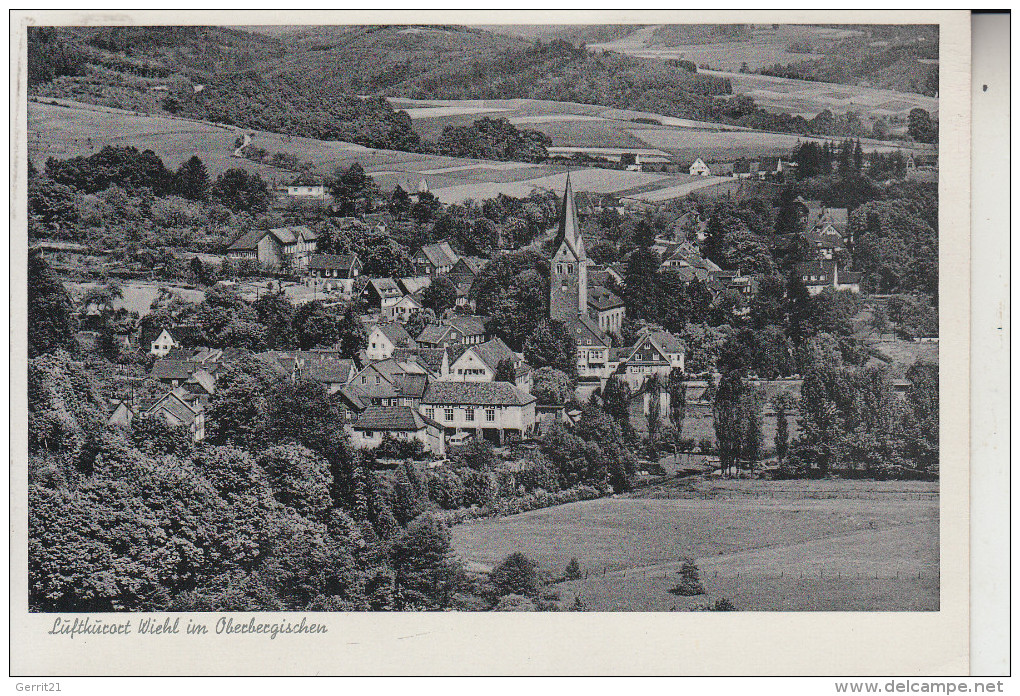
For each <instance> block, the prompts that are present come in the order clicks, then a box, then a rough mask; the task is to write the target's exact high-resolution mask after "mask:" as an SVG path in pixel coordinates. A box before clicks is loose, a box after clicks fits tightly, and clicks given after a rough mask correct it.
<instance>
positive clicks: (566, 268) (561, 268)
mask: <svg viewBox="0 0 1020 696" xmlns="http://www.w3.org/2000/svg"><path fill="white" fill-rule="evenodd" d="M556 272H557V273H559V274H561V275H562V274H564V273H566V274H568V275H572V274H573V273H574V264H572V263H558V264H556Z"/></svg>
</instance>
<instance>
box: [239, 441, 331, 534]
mask: <svg viewBox="0 0 1020 696" xmlns="http://www.w3.org/2000/svg"><path fill="white" fill-rule="evenodd" d="M256 461H257V462H258V465H259V466H261V467H262V468H263V469H264V470H265V472H266V474H267V475H268V476H269V483H270V486H271V487H272V489H273V497H274V498H275V499H276V500H277V502H279V503H280V504H281V505H283V506H285V507H290V508H293V509H294V510H295V511H296V512H297V513H298V514H299V515H301V516H302V517H305V518H307V519H309V520H315V521H319V522H325V521H326V519H327V515H328V512H329V510H330V508H331V507H332V506H333V501H332V497H331V494H330V489H331V485H332V481H331V479H330V474H329V466H328V464H327V463H326V460H325V458H323V457H322V455H320V454H316V453H315V452H313V451H311V450H310V449H308V448H307V447H304V446H302V445H298V444H296V443H288V444H284V445H276V446H275V447H270V448H269V449H268V450H266V451H264V452H262V453H261V454H260V455H259V456H258V459H257V460H256Z"/></svg>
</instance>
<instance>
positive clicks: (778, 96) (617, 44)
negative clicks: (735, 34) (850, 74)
mask: <svg viewBox="0 0 1020 696" xmlns="http://www.w3.org/2000/svg"><path fill="white" fill-rule="evenodd" d="M654 30H655V27H654V26H649V27H645V28H642V29H639V30H638V31H636V32H634V33H633V34H631V35H630V36H625V37H623V38H620V39H617V40H616V41H613V42H610V43H604V44H593V45H592V46H591V48H600V49H605V50H610V51H617V52H619V53H627V54H630V55H633V56H638V57H642V58H662V59H668V58H673V59H677V58H679V59H687V60H693V61H694V62H695V64H697V65H699V66H701V65H708V66H709V67H710V68H711V69H709V70H703V71H701V72H704V73H706V74H709V75H718V76H721V77H728V78H729V79H730V83H731V84H732V86H733V93H734V94H746V95H748V96H750V97H752V98H754V101H755V103H757V104H758V105H759V106H762V107H764V108H766V109H769V110H772V111H776V112H785V113H789V114H800V115H802V116H804V117H805V118H812V117H814V116H815V115H817V114H818V113H819V112H821V111H823V110H824V109H828V110H830V111H832V112H833V113H845V112H846V111H850V110H853V111H857V112H858V113H860V114H861V115H862V117H863V116H875V117H878V116H897V117H902V118H905V117H906V115H907V114H908V113H909V112H910V110H911V109H913V108H915V107H921V108H922V109H925V110H927V111H929V112H934V113H937V112H938V108H939V107H938V99H935V98H932V97H925V96H923V95H920V94H912V93H904V92H895V91H892V90H885V89H874V88H870V87H857V86H853V85H836V84H829V83H824V82H807V81H802V80H788V79H784V78H776V77H766V76H763V75H753V74H748V73H740V72H738V71H739V70H740V68H741V66H742V65H743V64H744V63H747V66H748V68H749V69H751V70H757V69H759V68H761V67H766V66H772V65H774V64H775V63H780V64H782V65H786V64H789V63H796V62H799V61H803V60H809V59H814V58H818V57H820V56H818V55H815V54H808V53H789V52H787V51H786V47H787V46H788V45H789V44H790V43H792V42H794V41H802V40H805V39H807V40H810V39H818V38H831V37H832V36H834V35H837V34H845V33H847V31H846V30H838V29H830V28H823V27H808V26H796V25H786V26H781V27H778V28H776V29H771V28H763V27H758V28H756V29H755V32H754V34H753V36H752V37H751V38H750V39H748V40H745V41H731V42H721V43H701V44H689V45H685V46H662V45H658V44H654V43H651V40H652V32H653V31H654Z"/></svg>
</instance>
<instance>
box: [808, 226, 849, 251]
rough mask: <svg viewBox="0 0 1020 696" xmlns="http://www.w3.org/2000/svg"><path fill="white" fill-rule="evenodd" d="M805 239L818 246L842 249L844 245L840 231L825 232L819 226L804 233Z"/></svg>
mask: <svg viewBox="0 0 1020 696" xmlns="http://www.w3.org/2000/svg"><path fill="white" fill-rule="evenodd" d="M803 236H804V239H806V240H807V241H808V242H809V243H811V244H813V245H814V246H815V247H816V248H823V249H842V248H843V245H844V241H843V235H841V234H839V233H838V232H824V231H823V227H822V226H819V227H816V228H815V229H813V230H811V231H810V232H805V233H804V235H803Z"/></svg>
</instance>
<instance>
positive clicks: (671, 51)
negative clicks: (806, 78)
mask: <svg viewBox="0 0 1020 696" xmlns="http://www.w3.org/2000/svg"><path fill="white" fill-rule="evenodd" d="M655 29H656V27H655V26H648V27H643V28H641V29H639V30H637V31H635V32H634V33H633V34H631V35H630V36H624V37H622V38H620V39H617V40H616V41H612V42H609V43H602V44H592V46H591V48H600V49H604V50H609V51H616V52H618V53H627V54H630V55H632V56H637V57H639V58H663V59H666V58H673V59H686V60H693V61H694V63H695V64H696V65H709V66H711V67H713V68H716V69H719V70H739V69H740V67H741V65H742V64H744V63H746V64H747V66H748V68H750V69H752V70H756V69H758V68H761V67H764V66H771V65H773V64H775V63H782V64H786V63H794V62H797V61H800V60H808V59H813V58H819V57H820V56H819V55H816V54H812V53H790V52H788V51H787V50H786V47H787V46H788V45H789V44H790V43H792V42H794V41H802V40H804V39H812V38H815V39H819V38H828V37H832V36H835V35H840V34H846V33H849V32H846V31H845V30H837V29H825V28H822V27H808V26H797V25H785V26H780V27H777V28H776V29H771V28H768V29H766V28H764V27H756V28H755V30H754V34H753V35H752V36H751V37H750V38H749V39H747V40H744V41H722V42H717V43H698V44H688V45H683V46H664V45H662V44H656V43H653V41H654V37H653V36H652V32H654V31H655Z"/></svg>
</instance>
